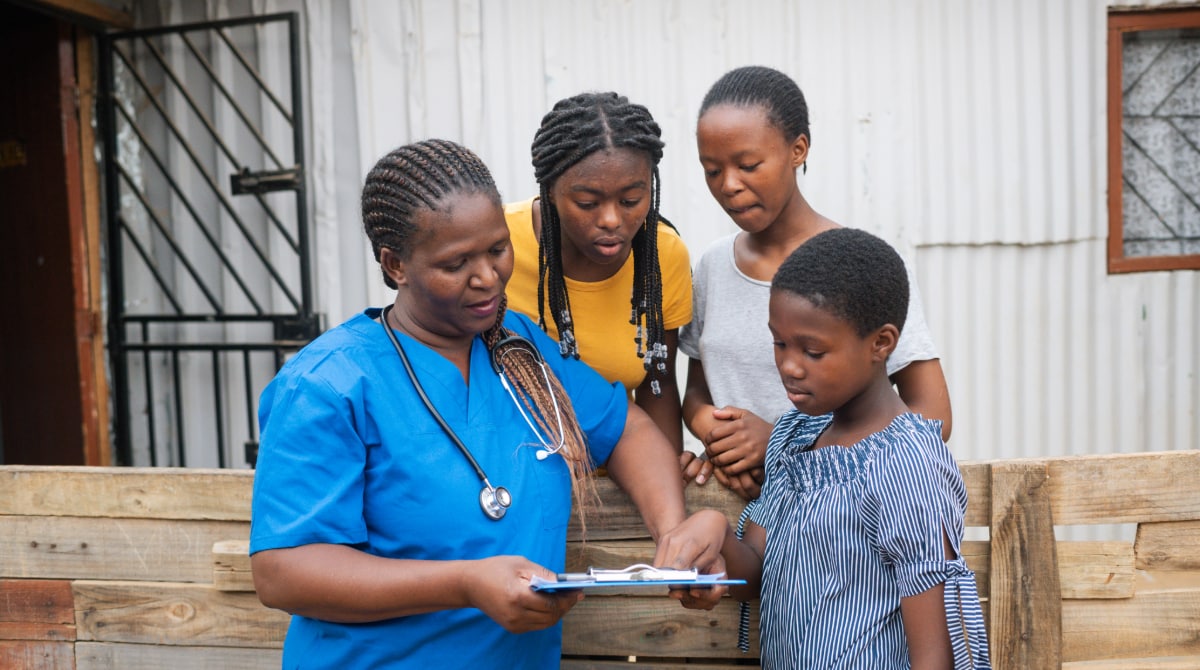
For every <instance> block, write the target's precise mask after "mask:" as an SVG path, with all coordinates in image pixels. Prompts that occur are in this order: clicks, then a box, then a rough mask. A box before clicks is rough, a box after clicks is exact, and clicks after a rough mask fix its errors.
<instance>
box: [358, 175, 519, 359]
mask: <svg viewBox="0 0 1200 670" xmlns="http://www.w3.org/2000/svg"><path fill="white" fill-rule="evenodd" d="M448 198H449V199H450V202H451V204H450V205H449V206H448V207H445V206H444V207H443V210H444V211H438V212H434V211H430V210H428V209H424V210H420V211H418V212H417V214H416V224H417V227H418V228H419V231H418V233H417V234H416V235H414V236H413V238H412V242H413V243H412V246H411V250H410V253H409V255H408V258H405V259H401V258H399V256H398V255H397V254H394V253H392V252H391V250H389V249H384V250H382V251H381V256H380V258H381V260H383V262H384V268H385V270H387V272H388V274H389V275H390V276H391V277H392V280H393V281H395V282H396V285H397V286H398V287H399V292H400V294H399V295H398V296H397V298H398V300H397V306H398V307H401V308H402V311H403V316H402V317H401V318H402V319H405V321H406V323H411V324H413V325H414V326H415V327H416V328H418V329H420V330H421V331H423V332H424V333H426V334H428V335H432V336H434V337H436V338H440V339H449V340H455V339H469V338H472V337H474V336H475V335H477V334H479V333H482V332H484V331H485V330H487V329H488V328H490V327H491V326H492V325H493V324H494V323H495V322H496V314H497V310H498V309H499V307H500V299H501V297H502V296H503V295H504V287H505V285H506V284H508V279H509V277H511V276H512V271H513V251H512V245H511V244H510V243H509V239H508V226H507V224H505V222H504V212H503V211H502V210H501V208H500V205H499V204H498V203H496V202H494V201H493V200H492V198H491V197H489V196H488V195H487V194H485V193H471V194H465V195H464V194H461V193H459V194H454V193H452V194H450V195H449V196H448ZM382 252H388V253H387V254H386V256H385V255H384V254H383V253H382ZM411 334H413V335H418V333H411ZM418 339H421V338H420V337H418Z"/></svg>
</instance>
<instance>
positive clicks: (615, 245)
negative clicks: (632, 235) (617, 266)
mask: <svg viewBox="0 0 1200 670" xmlns="http://www.w3.org/2000/svg"><path fill="white" fill-rule="evenodd" d="M592 246H594V247H596V249H597V250H598V251H599V252H600V253H601V254H602V255H604V256H616V255H617V254H619V253H621V250H623V249H624V248H625V240H623V239H621V238H619V237H611V236H609V237H598V238H596V239H595V240H593V241H592Z"/></svg>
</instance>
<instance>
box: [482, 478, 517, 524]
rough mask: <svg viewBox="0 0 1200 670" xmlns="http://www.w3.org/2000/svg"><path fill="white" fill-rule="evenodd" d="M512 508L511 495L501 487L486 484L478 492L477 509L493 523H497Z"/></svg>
mask: <svg viewBox="0 0 1200 670" xmlns="http://www.w3.org/2000/svg"><path fill="white" fill-rule="evenodd" d="M511 506H512V494H511V493H509V492H508V489H506V488H504V487H503V486H492V485H491V484H488V485H486V486H484V487H483V488H482V489H480V490H479V507H480V509H482V510H483V513H484V514H486V515H487V517H488V518H489V519H491V520H493V521H499V520H500V519H501V518H502V517H503V516H504V515H505V514H506V513H507V512H508V508H509V507H511Z"/></svg>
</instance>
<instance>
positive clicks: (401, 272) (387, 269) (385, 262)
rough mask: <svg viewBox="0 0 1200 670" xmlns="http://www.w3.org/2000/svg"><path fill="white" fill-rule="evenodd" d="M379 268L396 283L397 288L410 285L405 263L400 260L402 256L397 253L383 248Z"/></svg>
mask: <svg viewBox="0 0 1200 670" xmlns="http://www.w3.org/2000/svg"><path fill="white" fill-rule="evenodd" d="M379 266H380V267H381V268H383V273H384V274H386V275H387V276H388V277H389V278H391V280H392V281H393V282H395V283H396V286H403V285H405V284H407V283H408V279H407V275H406V274H405V267H404V261H403V260H402V259H401V258H400V254H398V253H396V252H395V251H393V250H391V249H389V248H387V247H381V248H380V249H379Z"/></svg>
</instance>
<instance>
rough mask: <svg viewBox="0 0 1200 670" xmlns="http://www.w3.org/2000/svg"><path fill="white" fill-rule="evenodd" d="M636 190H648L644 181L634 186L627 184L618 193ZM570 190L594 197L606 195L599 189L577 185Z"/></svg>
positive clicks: (639, 181) (637, 182)
mask: <svg viewBox="0 0 1200 670" xmlns="http://www.w3.org/2000/svg"><path fill="white" fill-rule="evenodd" d="M635 188H646V182H645V181H642V180H638V181H635V182H633V183H632V184H627V185H625V186H621V187H619V188H617V190H618V191H629V190H632V189H635ZM570 190H571V192H572V193H590V194H592V195H604V191H603V190H601V189H598V188H592V187H590V186H585V185H583V184H576V185H574V186H572V187H571V189H570Z"/></svg>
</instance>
